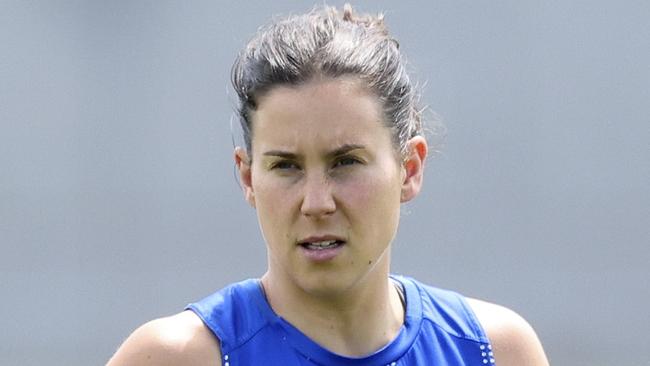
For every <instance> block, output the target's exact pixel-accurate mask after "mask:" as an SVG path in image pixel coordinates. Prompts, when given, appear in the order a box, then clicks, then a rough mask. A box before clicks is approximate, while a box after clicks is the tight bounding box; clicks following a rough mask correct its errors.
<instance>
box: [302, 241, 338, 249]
mask: <svg viewBox="0 0 650 366" xmlns="http://www.w3.org/2000/svg"><path fill="white" fill-rule="evenodd" d="M333 245H336V240H326V241H315V242H313V243H308V244H307V246H309V247H310V248H314V249H323V248H329V247H331V246H333Z"/></svg>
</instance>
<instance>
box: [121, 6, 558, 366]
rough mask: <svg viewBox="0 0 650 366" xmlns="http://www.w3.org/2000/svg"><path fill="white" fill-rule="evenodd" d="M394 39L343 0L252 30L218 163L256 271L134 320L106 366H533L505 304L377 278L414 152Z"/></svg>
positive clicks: (413, 116)
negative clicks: (228, 176) (237, 139)
mask: <svg viewBox="0 0 650 366" xmlns="http://www.w3.org/2000/svg"><path fill="white" fill-rule="evenodd" d="M398 48H399V47H398V43H397V42H396V41H395V40H394V39H393V38H391V37H390V36H389V34H388V32H387V30H386V28H385V27H384V24H383V20H382V18H381V17H372V16H365V15H364V16H358V15H356V14H354V13H353V11H352V9H351V8H350V7H349V6H346V7H345V8H344V9H343V11H342V12H338V11H336V10H335V9H333V8H328V7H323V8H319V9H316V10H313V11H312V12H310V13H308V14H304V15H300V16H293V17H290V18H287V19H284V20H281V21H278V22H276V23H273V24H271V25H270V26H268V27H267V28H264V29H262V30H260V31H259V33H258V34H257V36H256V37H255V38H254V39H253V40H252V41H251V42H250V43H249V44H248V45H247V47H246V48H245V49H244V50H243V52H242V53H241V54H240V56H239V58H238V59H237V61H236V63H235V66H234V68H233V85H234V88H235V90H236V92H237V94H238V96H239V102H240V103H239V113H240V119H241V124H242V127H243V131H244V141H245V146H244V147H238V148H236V149H235V154H234V157H235V163H236V165H237V168H238V170H239V176H240V179H241V183H242V186H243V191H244V196H245V199H246V201H247V202H248V203H249V204H250V205H251V206H252V207H254V208H255V210H256V211H257V215H258V218H259V224H260V227H261V230H262V233H263V236H264V239H265V241H266V244H267V253H268V268H267V272H266V273H265V274H264V275H263V276H262V278H261V279H254V280H247V281H243V282H240V283H236V284H233V285H231V286H229V287H227V288H225V289H222V290H220V291H218V292H217V293H215V294H213V295H211V296H209V297H207V298H205V299H203V300H201V301H199V302H197V303H194V304H190V305H189V306H188V308H187V309H186V311H184V312H181V313H180V314H177V315H174V316H171V317H168V318H163V319H158V320H154V321H152V322H149V323H147V324H145V325H143V326H142V327H140V328H139V329H137V330H136V331H135V332H134V333H133V334H132V335H131V336H130V337H129V338H128V339H127V340H126V341H125V343H124V344H123V345H122V346H121V348H120V349H119V350H118V351H117V353H116V354H115V355H114V356H113V358H112V359H111V360H110V361H109V365H225V366H243V365H327V366H331V365H376V366H380V365H485V364H488V365H491V364H498V365H500V366H509V365H510V366H522V365H529V366H536V365H548V362H547V361H546V357H545V355H544V352H543V350H542V347H541V344H540V342H539V341H538V339H537V336H536V335H535V333H534V331H533V330H532V328H531V327H530V326H529V325H528V324H527V323H526V321H524V320H523V319H522V318H521V317H519V316H518V315H516V314H515V313H513V312H512V311H510V310H508V309H505V308H503V307H500V306H498V305H493V304H490V303H486V302H483V301H479V300H474V299H468V298H465V297H463V296H461V295H458V294H456V293H453V292H450V291H445V290H440V289H436V288H433V287H430V286H426V285H424V284H421V283H420V282H418V281H416V280H414V279H411V278H406V277H401V276H393V275H391V274H390V258H391V242H392V240H393V238H394V236H395V234H396V231H397V226H398V223H399V217H400V205H401V203H403V202H406V201H409V200H411V199H413V198H415V197H416V196H417V195H418V193H419V191H420V189H421V186H422V177H423V169H424V160H425V158H426V155H427V142H426V140H425V138H424V137H423V133H422V123H421V120H420V113H419V111H420V109H419V108H418V106H417V105H416V100H417V97H416V91H415V90H414V88H413V86H412V84H411V82H410V80H409V77H408V75H407V74H406V72H405V67H404V63H403V60H402V58H401V56H400V53H399V50H398Z"/></svg>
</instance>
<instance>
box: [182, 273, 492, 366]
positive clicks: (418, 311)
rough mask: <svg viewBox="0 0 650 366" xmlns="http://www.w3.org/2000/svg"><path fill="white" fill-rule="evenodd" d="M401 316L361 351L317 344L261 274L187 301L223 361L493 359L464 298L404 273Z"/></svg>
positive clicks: (354, 364) (301, 364)
mask: <svg viewBox="0 0 650 366" xmlns="http://www.w3.org/2000/svg"><path fill="white" fill-rule="evenodd" d="M393 278H394V279H395V280H396V281H398V282H400V283H401V284H402V286H403V288H404V295H405V299H406V314H405V321H404V324H403V325H402V328H401V330H400V332H399V333H398V335H397V337H396V338H395V339H394V340H393V341H392V342H390V343H389V344H388V345H386V346H385V347H384V348H382V349H380V350H378V351H376V352H375V353H373V354H371V355H368V356H366V357H361V358H352V357H345V356H341V355H338V354H335V353H333V352H330V351H329V350H327V349H325V348H323V347H321V346H320V345H319V344H317V343H316V342H314V341H312V340H311V339H310V338H308V337H307V336H306V335H304V334H303V333H302V332H300V331H299V330H298V329H297V328H295V327H294V326H292V325H291V324H289V323H288V322H287V321H286V320H284V319H283V318H281V317H279V316H278V315H277V314H275V312H274V311H273V309H271V307H270V305H269V303H268V302H267V301H266V298H265V296H264V293H263V291H262V287H261V283H260V281H259V280H258V279H251V280H246V281H243V282H239V283H235V284H233V285H230V286H229V287H226V288H224V289H222V290H221V291H218V292H216V293H214V294H213V295H210V296H208V297H206V298H205V299H203V300H201V301H199V302H196V303H193V304H190V305H188V306H187V309H189V310H192V311H193V312H195V313H196V314H197V315H198V316H199V317H200V318H201V319H202V320H203V322H204V323H205V325H206V326H207V327H208V328H210V330H211V331H212V332H213V333H214V334H215V335H216V336H217V337H218V338H219V340H220V341H221V354H222V360H221V363H222V365H224V366H260V365H282V366H307V365H310V366H313V365H321V366H361V365H364V366H391V365H393V366H397V365H399V366H405V365H441V366H442V365H444V366H460V365H476V366H480V365H494V358H493V356H492V351H491V349H492V347H491V346H490V344H489V342H488V339H487V336H486V335H485V332H484V331H483V329H482V328H481V326H480V325H479V322H478V320H477V319H476V317H475V316H474V314H473V312H472V310H471V309H470V308H469V305H468V304H467V303H466V301H465V299H464V298H463V297H462V296H461V295H459V294H457V293H454V292H451V291H447V290H441V289H437V288H434V287H430V286H426V285H423V284H421V283H419V282H418V281H416V280H414V279H412V278H407V277H401V276H394V277H393Z"/></svg>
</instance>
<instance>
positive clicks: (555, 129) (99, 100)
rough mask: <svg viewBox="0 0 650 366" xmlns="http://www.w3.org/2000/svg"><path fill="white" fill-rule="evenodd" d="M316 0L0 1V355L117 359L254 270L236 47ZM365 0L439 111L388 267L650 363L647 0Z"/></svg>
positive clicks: (555, 347)
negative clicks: (239, 168)
mask: <svg viewBox="0 0 650 366" xmlns="http://www.w3.org/2000/svg"><path fill="white" fill-rule="evenodd" d="M312 4H313V3H311V2H305V1H276V2H264V3H259V4H253V3H248V2H241V3H240V2H235V1H227V2H226V1H193V2H185V1H177V2H167V1H165V2H161V1H6V0H3V1H0V271H1V278H0V297H1V300H2V301H0V329H1V330H2V331H0V364H2V365H40V364H55V365H91V364H103V363H104V362H105V361H106V360H107V359H108V358H109V356H110V355H111V354H112V353H113V352H114V350H115V349H116V348H117V347H118V345H119V344H120V342H121V341H122V340H123V339H124V338H125V337H126V336H127V335H128V334H129V333H130V331H131V330H133V329H134V328H135V327H137V326H138V325H139V324H141V323H143V322H145V321H146V320H148V319H152V318H155V317H159V316H164V315H168V314H172V313H175V312H178V311H179V310H181V309H182V307H183V306H184V305H185V304H186V303H188V302H190V301H192V300H196V299H198V298H200V297H202V296H204V295H207V294H208V293H210V292H212V291H213V290H215V289H217V288H219V287H221V286H223V285H225V284H227V283H229V282H232V281H236V280H239V279H242V278H246V277H252V276H259V275H260V274H261V273H262V271H263V268H264V267H265V255H264V252H265V250H264V244H263V242H262V240H261V236H260V234H259V230H258V227H257V223H256V218H255V213H254V211H253V210H252V209H250V208H249V207H248V206H247V205H246V204H245V203H244V201H243V200H242V198H241V194H240V192H239V189H238V186H237V184H236V181H235V179H234V174H233V164H232V160H231V156H232V142H231V132H230V127H229V122H230V116H231V111H232V105H233V103H232V101H233V96H232V93H231V92H229V84H228V82H229V69H230V65H231V63H232V60H233V58H234V56H235V54H236V52H237V51H238V50H239V48H240V47H241V46H243V44H244V43H245V41H246V40H247V39H248V38H249V37H250V36H251V35H252V34H253V32H254V31H255V30H256V28H257V27H258V26H259V25H260V24H263V23H265V22H267V21H268V20H269V19H270V18H271V16H272V15H274V14H287V13H290V12H302V11H304V10H307V9H309V8H311V6H312ZM331 4H333V5H341V4H342V2H341V1H332V2H331ZM355 5H357V7H358V8H360V9H361V10H367V11H372V12H378V11H381V10H383V11H385V13H386V18H387V22H388V25H389V26H390V28H391V30H392V32H393V33H394V34H395V35H396V37H397V38H399V39H400V41H401V46H402V49H403V50H404V52H405V53H406V54H407V56H408V59H409V60H410V62H411V69H412V71H413V73H414V75H415V77H416V79H418V80H420V82H421V83H422V84H425V89H424V93H423V100H424V101H425V102H426V103H427V104H428V105H429V108H430V110H433V111H435V112H437V113H438V114H439V115H440V116H441V119H442V120H443V121H444V123H445V124H446V126H447V138H446V141H445V146H444V148H443V149H442V152H441V153H440V154H439V155H437V156H436V157H434V158H432V159H431V160H429V161H428V171H427V174H426V186H425V188H424V191H423V193H422V194H421V196H420V197H418V199H417V200H416V201H415V202H413V203H410V204H408V205H407V207H406V210H405V213H404V215H403V220H402V224H401V227H400V232H399V234H398V238H397V239H396V243H395V260H394V270H395V272H398V273H403V274H409V275H413V276H415V277H417V278H418V279H420V280H422V281H424V282H428V283H431V284H435V285H437V286H440V287H447V288H453V289H456V290H458V291H461V292H463V293H465V294H467V295H471V296H475V297H480V298H484V299H488V300H491V301H494V302H497V303H501V304H505V305H507V306H509V307H511V308H513V309H515V310H517V311H518V312H519V313H521V314H522V315H524V316H525V317H526V318H527V319H528V320H529V321H530V322H531V323H532V324H533V325H534V326H535V328H536V330H537V332H538V334H539V336H540V338H541V339H542V341H543V343H544V345H545V348H546V351H547V353H548V356H549V358H550V360H551V363H552V364H553V365H575V366H579V365H590V366H593V365H617V366H620V365H630V366H632V365H634V366H637V365H650V354H649V353H648V340H647V333H648V331H649V330H650V316H649V315H648V309H650V290H649V287H648V279H649V278H650V271H649V269H648V264H649V263H650V249H649V247H648V246H649V244H650V229H649V222H650V212H649V207H650V189H649V188H648V186H649V184H650V164H648V160H649V158H650V149H649V145H648V142H649V141H650V107H649V106H648V105H649V102H650V66H649V65H650V52H649V46H648V45H649V44H650V41H649V40H650V26H649V25H648V24H649V21H648V20H649V19H650V3H649V2H647V1H622V2H610V1H568V2H567V1H528V2H521V1H514V0H513V1H456V0H453V1H452V0H448V1H432V2H426V3H425V2H415V1H401V2H389V1H377V2H370V1H358V2H356V3H355Z"/></svg>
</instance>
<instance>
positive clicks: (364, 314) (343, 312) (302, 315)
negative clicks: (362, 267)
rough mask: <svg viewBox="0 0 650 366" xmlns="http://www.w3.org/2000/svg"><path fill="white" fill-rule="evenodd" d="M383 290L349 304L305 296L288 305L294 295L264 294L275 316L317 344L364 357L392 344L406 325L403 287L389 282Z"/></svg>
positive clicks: (353, 296)
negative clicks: (404, 324)
mask: <svg viewBox="0 0 650 366" xmlns="http://www.w3.org/2000/svg"><path fill="white" fill-rule="evenodd" d="M263 283H264V282H263ZM266 284H269V285H271V286H273V285H272V284H271V283H266ZM266 284H264V285H266ZM384 286H385V287H384ZM382 287H383V289H382V290H381V291H380V293H379V294H377V293H372V292H370V293H368V294H363V293H359V292H364V291H363V290H361V291H355V293H353V294H349V296H348V297H347V301H346V302H337V303H333V302H325V301H323V299H322V298H321V299H314V298H313V297H310V296H304V295H305V294H304V293H303V294H300V295H301V296H298V297H297V298H295V299H293V300H292V301H291V302H289V301H287V300H288V299H290V298H294V296H291V295H289V296H282V295H281V294H278V293H275V291H274V290H273V287H271V288H268V287H267V288H266V289H265V290H266V293H265V295H266V296H267V300H268V302H269V304H270V305H271V307H272V308H273V310H274V311H275V312H276V314H278V315H279V316H281V317H282V318H284V319H285V320H286V321H288V322H289V323H291V324H292V325H293V326H294V327H296V328H297V329H299V330H300V331H301V332H302V333H303V334H305V335H306V336H307V337H309V338H310V339H312V340H313V341H314V342H316V343H318V344H320V345H321V346H322V347H324V348H326V349H328V350H330V351H332V352H334V353H336V354H339V355H344V356H348V357H362V356H367V355H369V354H372V353H374V352H376V351H377V350H379V349H381V348H383V347H385V346H386V345H387V344H389V343H390V342H391V341H393V340H394V339H395V338H396V337H397V335H398V334H399V332H400V329H401V327H402V325H403V323H404V319H405V311H406V310H405V309H406V298H405V296H404V290H403V288H402V285H401V284H400V283H399V282H397V281H395V280H392V279H389V280H388V281H386V282H384V285H383V286H382ZM278 295H280V296H279V297H278ZM287 295H288V294H287ZM293 295H296V294H293ZM378 295H379V296H378ZM373 299H374V300H373ZM296 304H300V305H299V306H296Z"/></svg>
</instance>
